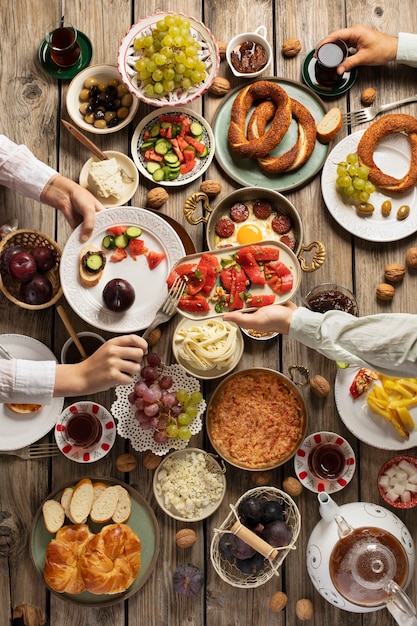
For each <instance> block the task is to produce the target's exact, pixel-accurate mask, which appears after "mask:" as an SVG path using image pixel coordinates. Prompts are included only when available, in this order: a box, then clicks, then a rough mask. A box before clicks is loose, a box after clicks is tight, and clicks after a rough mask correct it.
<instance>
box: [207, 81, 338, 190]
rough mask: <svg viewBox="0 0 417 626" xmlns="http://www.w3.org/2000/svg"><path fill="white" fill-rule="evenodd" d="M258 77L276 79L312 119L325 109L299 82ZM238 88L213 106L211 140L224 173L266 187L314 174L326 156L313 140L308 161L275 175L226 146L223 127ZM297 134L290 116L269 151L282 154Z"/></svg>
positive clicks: (286, 185)
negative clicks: (236, 154)
mask: <svg viewBox="0 0 417 626" xmlns="http://www.w3.org/2000/svg"><path fill="white" fill-rule="evenodd" d="M262 80H267V81H270V82H272V83H276V84H277V85H279V86H280V87H282V88H283V89H285V91H286V92H287V93H288V95H289V96H290V97H291V98H294V99H295V100H298V102H300V103H301V104H303V105H304V106H305V107H306V108H307V109H308V110H309V111H310V113H311V114H312V116H313V117H314V119H315V121H316V123H317V122H319V121H320V120H321V118H322V117H323V116H324V114H325V113H326V107H325V106H324V104H323V102H322V101H321V100H320V98H319V97H318V96H317V95H316V94H315V93H314V91H312V90H311V89H309V88H308V87H306V86H305V85H303V84H302V83H298V82H296V81H293V80H287V79H285V78H271V77H268V78H264V79H262ZM241 89H242V87H241V86H240V87H237V88H236V89H234V90H233V91H230V92H229V93H228V94H227V96H225V98H224V100H223V101H222V104H221V105H220V106H219V108H218V109H217V112H216V115H215V118H214V121H213V124H212V128H213V134H214V140H215V143H216V154H215V157H216V159H217V161H218V163H219V165H220V167H221V168H222V169H223V170H224V172H225V174H227V175H228V176H230V178H232V179H233V180H235V181H236V182H237V183H239V184H240V185H242V186H243V187H266V188H267V189H274V190H275V191H290V190H294V189H297V188H298V187H301V186H302V185H305V184H306V183H307V182H308V181H310V180H311V179H312V178H314V176H315V175H316V174H317V172H318V171H319V170H320V168H321V167H322V165H323V163H324V161H325V159H326V156H327V153H328V150H329V146H327V145H323V144H321V143H319V142H318V141H317V142H316V146H315V148H314V150H313V153H312V155H311V156H310V158H309V159H308V161H307V162H306V163H304V165H302V166H301V167H300V168H299V169H297V170H295V171H293V172H287V173H283V174H275V175H270V174H267V173H266V172H264V171H263V170H262V169H261V168H260V167H259V166H258V165H257V163H256V161H255V160H254V159H239V158H238V157H236V156H235V155H234V154H233V152H232V150H231V149H230V148H229V142H228V139H227V131H228V128H229V123H230V112H231V109H232V105H233V102H234V100H235V98H236V96H237V94H238V92H239V91H241ZM249 114H250V112H249ZM249 114H248V117H249ZM297 134H298V130H297V124H296V122H295V120H293V121H292V123H291V125H290V128H289V129H288V131H287V133H286V134H285V137H284V138H283V140H282V141H281V143H280V144H279V146H278V147H277V148H275V150H273V151H272V152H271V154H272V155H273V156H278V155H279V154H283V153H284V152H286V151H287V150H289V149H290V148H291V147H292V146H293V145H294V144H295V142H296V140H297Z"/></svg>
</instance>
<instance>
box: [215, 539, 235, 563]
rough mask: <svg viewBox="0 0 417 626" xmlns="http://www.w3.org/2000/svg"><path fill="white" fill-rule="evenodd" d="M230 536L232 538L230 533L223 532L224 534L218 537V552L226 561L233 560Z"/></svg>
mask: <svg viewBox="0 0 417 626" xmlns="http://www.w3.org/2000/svg"><path fill="white" fill-rule="evenodd" d="M232 538H233V535H231V534H230V533H224V535H222V536H221V537H220V541H219V550H220V553H221V554H222V555H223V556H224V558H225V559H227V560H228V561H231V560H234V554H233V552H232V550H231V546H232Z"/></svg>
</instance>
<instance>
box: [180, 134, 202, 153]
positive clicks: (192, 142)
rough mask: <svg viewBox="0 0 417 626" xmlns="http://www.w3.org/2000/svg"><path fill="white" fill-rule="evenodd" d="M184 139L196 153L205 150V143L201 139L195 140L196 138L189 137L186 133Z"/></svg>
mask: <svg viewBox="0 0 417 626" xmlns="http://www.w3.org/2000/svg"><path fill="white" fill-rule="evenodd" d="M184 139H185V141H186V142H187V143H189V144H190V146H192V147H193V148H195V149H196V151H197V152H198V154H204V152H205V151H206V145H205V144H204V143H203V142H202V141H197V139H194V137H191V136H190V135H186V136H185V137H184Z"/></svg>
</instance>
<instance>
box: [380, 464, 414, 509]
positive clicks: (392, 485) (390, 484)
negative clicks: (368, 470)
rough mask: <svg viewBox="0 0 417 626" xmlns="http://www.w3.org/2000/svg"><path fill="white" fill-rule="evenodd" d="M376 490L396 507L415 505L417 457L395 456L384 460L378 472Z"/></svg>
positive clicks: (410, 507)
mask: <svg viewBox="0 0 417 626" xmlns="http://www.w3.org/2000/svg"><path fill="white" fill-rule="evenodd" d="M377 484H378V491H379V495H380V496H381V498H382V499H383V500H384V501H385V502H386V503H387V504H389V505H390V506H392V507H394V508H396V509H413V508H414V507H415V506H417V459H416V458H414V457H412V456H406V455H401V456H395V457H393V458H392V459H389V460H388V461H386V462H385V463H384V464H383V466H382V467H381V469H380V470H379V473H378V479H377Z"/></svg>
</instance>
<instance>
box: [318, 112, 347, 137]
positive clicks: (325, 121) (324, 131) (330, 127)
mask: <svg viewBox="0 0 417 626" xmlns="http://www.w3.org/2000/svg"><path fill="white" fill-rule="evenodd" d="M342 124H343V118H342V111H341V110H340V109H339V107H332V108H331V109H329V111H327V113H326V115H325V116H324V117H322V119H321V120H320V122H319V123H318V124H317V139H318V140H319V141H320V143H330V142H331V141H332V140H333V139H334V138H335V137H336V135H337V133H338V132H339V130H340V129H341V128H342Z"/></svg>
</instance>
